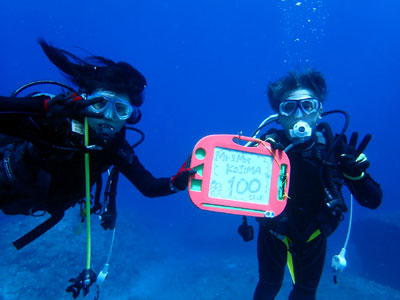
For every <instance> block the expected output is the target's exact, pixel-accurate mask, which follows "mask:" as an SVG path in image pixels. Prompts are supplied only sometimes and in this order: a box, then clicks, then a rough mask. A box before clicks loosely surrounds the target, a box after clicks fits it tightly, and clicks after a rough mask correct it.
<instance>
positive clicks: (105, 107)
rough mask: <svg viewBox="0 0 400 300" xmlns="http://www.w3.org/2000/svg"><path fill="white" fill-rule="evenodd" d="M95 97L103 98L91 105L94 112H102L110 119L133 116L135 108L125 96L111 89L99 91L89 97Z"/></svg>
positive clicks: (126, 118) (124, 118)
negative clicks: (118, 94) (120, 95)
mask: <svg viewBox="0 0 400 300" xmlns="http://www.w3.org/2000/svg"><path fill="white" fill-rule="evenodd" d="M95 98H101V100H100V101H99V102H97V103H94V104H92V105H90V106H89V109H90V110H91V111H92V112H95V113H99V114H100V113H102V114H104V116H105V117H106V118H109V119H113V118H117V119H119V120H128V119H129V118H130V117H131V116H132V113H133V111H134V108H133V107H132V105H131V104H130V103H129V101H128V100H126V99H125V98H122V97H119V96H117V95H116V94H114V93H112V92H109V91H98V92H96V93H94V94H91V95H89V96H88V97H87V99H88V100H90V99H95Z"/></svg>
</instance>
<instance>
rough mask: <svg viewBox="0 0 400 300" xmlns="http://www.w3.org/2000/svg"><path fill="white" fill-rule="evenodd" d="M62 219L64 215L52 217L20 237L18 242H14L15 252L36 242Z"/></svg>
mask: <svg viewBox="0 0 400 300" xmlns="http://www.w3.org/2000/svg"><path fill="white" fill-rule="evenodd" d="M63 217H64V213H62V214H57V215H52V216H51V217H50V218H48V219H47V220H46V221H44V222H43V223H41V224H39V225H38V226H36V227H35V228H33V229H32V230H31V231H29V232H28V233H26V234H25V235H23V236H22V237H20V238H19V239H18V240H16V241H14V242H13V245H14V247H15V248H17V250H20V249H21V248H23V247H25V246H26V245H28V244H29V243H31V242H32V241H34V240H36V239H37V238H38V237H39V236H41V235H42V234H43V233H45V232H46V231H48V230H49V229H50V228H52V227H53V226H54V225H56V224H57V223H58V222H60V221H61V219H62V218H63Z"/></svg>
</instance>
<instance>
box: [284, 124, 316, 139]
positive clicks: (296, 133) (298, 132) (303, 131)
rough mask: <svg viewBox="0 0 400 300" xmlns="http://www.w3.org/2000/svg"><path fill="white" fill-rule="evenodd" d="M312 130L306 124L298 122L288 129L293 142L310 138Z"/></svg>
mask: <svg viewBox="0 0 400 300" xmlns="http://www.w3.org/2000/svg"><path fill="white" fill-rule="evenodd" d="M311 133H312V129H311V127H310V125H309V124H308V123H307V122H304V121H299V122H297V123H296V124H294V125H293V128H292V129H289V134H290V137H291V138H292V139H293V140H300V141H305V140H307V139H308V138H309V137H311Z"/></svg>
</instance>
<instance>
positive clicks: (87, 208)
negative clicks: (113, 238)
mask: <svg viewBox="0 0 400 300" xmlns="http://www.w3.org/2000/svg"><path fill="white" fill-rule="evenodd" d="M87 146H89V124H88V121H87V118H85V147H87ZM85 183H86V205H85V213H86V245H87V246H86V269H88V270H89V269H90V265H91V262H90V259H91V246H92V242H91V231H90V169H89V153H87V152H86V153H85Z"/></svg>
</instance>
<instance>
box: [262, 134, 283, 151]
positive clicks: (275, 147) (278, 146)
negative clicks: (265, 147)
mask: <svg viewBox="0 0 400 300" xmlns="http://www.w3.org/2000/svg"><path fill="white" fill-rule="evenodd" d="M265 141H266V142H267V143H269V144H270V145H271V148H272V150H284V149H285V147H284V146H283V145H282V144H281V143H279V142H277V141H275V140H274V139H273V138H272V137H269V138H267V139H266V140H265Z"/></svg>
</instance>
